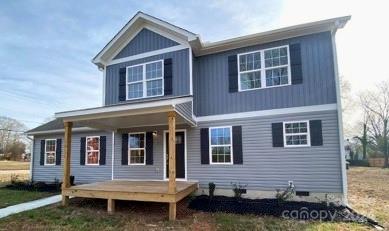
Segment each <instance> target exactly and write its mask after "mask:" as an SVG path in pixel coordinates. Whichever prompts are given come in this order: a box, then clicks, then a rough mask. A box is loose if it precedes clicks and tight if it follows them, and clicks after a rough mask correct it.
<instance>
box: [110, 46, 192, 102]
mask: <svg viewBox="0 0 389 231" xmlns="http://www.w3.org/2000/svg"><path fill="white" fill-rule="evenodd" d="M188 55H189V49H183V50H179V51H173V52H169V53H164V54H160V55H155V56H150V57H147V58H142V59H137V60H133V61H129V62H123V63H119V64H114V65H110V66H107V70H106V82H105V105H112V104H117V103H119V69H120V68H122V67H127V66H132V65H136V64H141V63H145V62H151V61H157V60H161V59H167V58H172V62H173V94H172V95H168V96H161V97H153V99H156V98H167V97H172V96H185V95H189V94H190V90H189V86H190V84H189V83H190V82H189V81H190V76H189V56H188ZM146 99H151V98H146ZM143 100H144V99H140V100H128V101H127V102H141V101H143Z"/></svg>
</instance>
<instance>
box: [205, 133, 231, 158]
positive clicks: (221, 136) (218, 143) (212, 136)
mask: <svg viewBox="0 0 389 231" xmlns="http://www.w3.org/2000/svg"><path fill="white" fill-rule="evenodd" d="M232 154H233V153H232V127H231V126H228V127H211V128H209V159H210V163H211V164H232V160H233V158H232Z"/></svg>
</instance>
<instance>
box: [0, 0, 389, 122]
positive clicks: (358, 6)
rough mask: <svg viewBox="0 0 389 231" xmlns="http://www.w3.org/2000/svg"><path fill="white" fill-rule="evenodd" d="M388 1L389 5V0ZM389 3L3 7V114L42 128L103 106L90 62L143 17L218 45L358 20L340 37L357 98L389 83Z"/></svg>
mask: <svg viewBox="0 0 389 231" xmlns="http://www.w3.org/2000/svg"><path fill="white" fill-rule="evenodd" d="M386 2H388V1H386ZM386 2H385V1H374V0H370V1H340V0H336V1H335V0H321V1H313V0H302V1H299V0H290V1H281V0H277V1H265V0H263V1H262V0H253V1H249V0H245V1H213V2H211V1H198V0H194V1H180V0H179V1H169V2H168V1H128V0H123V1H106V0H101V1H97V0H93V1H80V0H74V1H73V0H66V1H52V0H31V1H29V0H2V1H0V32H1V33H0V35H1V36H0V65H1V66H0V86H1V87H0V115H3V116H9V117H12V118H15V119H18V120H20V121H21V122H23V123H25V124H26V125H27V126H28V127H29V128H32V127H35V126H38V125H39V124H41V123H42V122H43V121H45V120H47V119H48V118H50V117H52V116H53V115H54V112H58V111H65V110H72V109H78V108H84V107H95V106H101V104H102V73H101V72H100V71H98V70H97V67H96V66H95V65H93V64H92V63H91V61H90V60H91V59H92V57H94V55H96V54H97V52H99V51H100V50H101V48H102V47H103V46H104V45H105V44H106V43H107V42H108V41H109V40H110V39H111V38H112V37H113V36H114V35H115V34H116V33H117V32H118V30H119V29H120V28H121V27H122V26H123V25H124V24H125V23H126V22H127V21H128V20H129V19H130V18H131V17H132V16H133V15H134V14H135V13H136V12H137V11H139V10H141V11H144V12H145V13H148V14H151V15H153V16H156V17H158V18H161V19H163V20H166V21H168V22H170V23H173V24H175V25H177V26H180V27H183V28H185V29H187V30H190V31H192V32H194V33H198V34H200V35H201V38H202V40H203V41H217V40H221V39H226V38H231V37H235V36H240V35H246V34H250V33H256V32H261V31H266V30H270V29H276V28H279V27H282V26H290V25H295V24H299V23H304V22H310V21H315V20H321V19H327V18H332V17H338V16H345V15H352V19H351V21H350V22H349V23H348V24H347V25H346V27H345V28H344V29H342V30H340V31H339V32H338V34H337V48H338V56H339V68H340V74H341V75H342V76H344V78H345V79H347V80H349V81H350V82H351V85H352V90H353V94H357V93H358V92H359V91H361V90H363V89H365V88H369V87H372V86H374V84H376V83H378V82H379V81H382V80H384V79H389V71H388V68H385V67H386V66H388V64H387V63H386V62H387V61H388V60H389V59H388V54H389V48H388V46H387V45H386V44H387V42H388V41H389V33H388V28H389V26H388V22H389V13H388V9H389V7H388V6H389V4H388V3H386Z"/></svg>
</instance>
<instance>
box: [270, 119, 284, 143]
mask: <svg viewBox="0 0 389 231" xmlns="http://www.w3.org/2000/svg"><path fill="white" fill-rule="evenodd" d="M271 128H272V137H273V147H284V132H283V129H284V125H283V123H272V125H271Z"/></svg>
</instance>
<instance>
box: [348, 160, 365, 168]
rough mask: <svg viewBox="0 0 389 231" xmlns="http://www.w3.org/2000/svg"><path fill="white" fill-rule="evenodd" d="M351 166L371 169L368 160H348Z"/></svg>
mask: <svg viewBox="0 0 389 231" xmlns="http://www.w3.org/2000/svg"><path fill="white" fill-rule="evenodd" d="M348 162H349V163H350V166H361V167H369V161H367V160H348Z"/></svg>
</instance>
